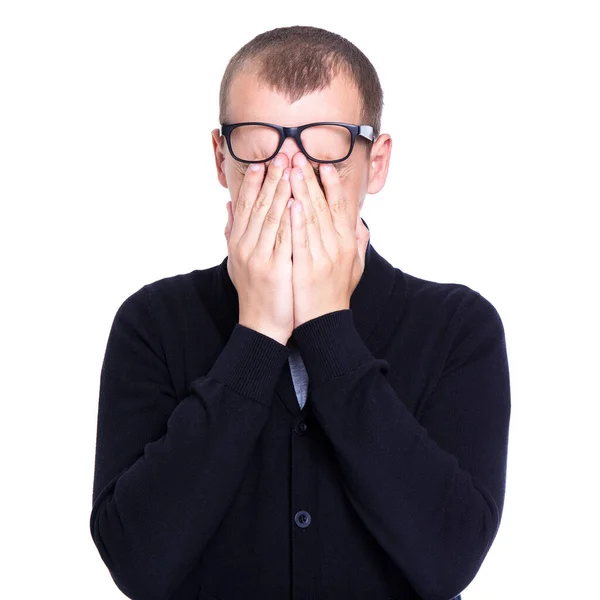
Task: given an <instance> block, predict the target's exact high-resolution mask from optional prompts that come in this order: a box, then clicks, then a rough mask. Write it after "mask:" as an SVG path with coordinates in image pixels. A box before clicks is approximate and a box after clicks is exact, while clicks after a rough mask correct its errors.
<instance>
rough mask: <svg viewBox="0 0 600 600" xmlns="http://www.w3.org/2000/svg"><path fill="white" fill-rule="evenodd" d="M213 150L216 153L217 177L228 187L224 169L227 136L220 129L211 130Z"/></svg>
mask: <svg viewBox="0 0 600 600" xmlns="http://www.w3.org/2000/svg"><path fill="white" fill-rule="evenodd" d="M211 138H212V145H213V152H214V154H215V166H216V167H217V178H218V179H219V183H220V184H221V185H222V186H223V187H224V188H228V187H229V186H228V185H227V177H226V176H225V171H224V170H223V163H224V162H225V154H224V148H225V138H224V137H223V136H222V135H221V130H220V129H213V130H212V131H211Z"/></svg>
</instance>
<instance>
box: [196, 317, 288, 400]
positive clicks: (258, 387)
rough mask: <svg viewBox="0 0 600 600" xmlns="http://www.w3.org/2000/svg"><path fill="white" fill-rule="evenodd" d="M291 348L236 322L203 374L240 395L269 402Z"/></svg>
mask: <svg viewBox="0 0 600 600" xmlns="http://www.w3.org/2000/svg"><path fill="white" fill-rule="evenodd" d="M290 354H291V351H290V349H289V348H288V347H287V346H284V345H283V344H280V343H279V342H278V341H277V340H274V339H273V338H271V337H269V336H267V335H264V334H262V333H260V332H258V331H256V330H254V329H250V328H249V327H245V326H244V325H240V324H239V323H236V325H235V327H234V328H233V331H232V333H231V336H230V338H229V341H228V342H227V344H226V345H225V347H224V348H223V350H222V352H221V354H220V355H219V356H218V358H217V360H216V361H215V364H214V365H213V366H212V368H211V370H210V371H209V372H208V374H207V376H208V377H211V378H212V379H215V380H217V381H219V382H221V383H222V384H223V385H226V386H227V387H228V388H231V389H232V390H234V391H235V392H237V393H238V394H240V395H242V396H247V397H249V398H252V399H253V400H256V401H257V402H261V403H262V404H271V401H272V399H273V393H274V391H275V386H276V385H277V381H278V380H279V377H280V375H281V369H282V367H283V365H284V363H285V362H286V361H287V360H288V357H289V356H290Z"/></svg>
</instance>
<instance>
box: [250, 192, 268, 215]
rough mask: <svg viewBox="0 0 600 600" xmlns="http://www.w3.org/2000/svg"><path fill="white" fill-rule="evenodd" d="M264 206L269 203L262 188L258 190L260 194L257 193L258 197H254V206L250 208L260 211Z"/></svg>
mask: <svg viewBox="0 0 600 600" xmlns="http://www.w3.org/2000/svg"><path fill="white" fill-rule="evenodd" d="M265 206H269V203H268V202H267V194H266V193H265V192H264V190H263V191H261V192H260V194H258V197H257V198H256V202H254V206H253V207H252V209H253V210H254V211H255V212H260V211H261V210H262V209H263V208H264V207H265Z"/></svg>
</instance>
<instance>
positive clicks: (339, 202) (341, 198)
mask: <svg viewBox="0 0 600 600" xmlns="http://www.w3.org/2000/svg"><path fill="white" fill-rule="evenodd" d="M319 173H320V174H321V181H322V182H323V187H324V188H325V196H326V198H327V203H328V205H329V212H330V214H331V221H332V223H333V226H334V228H335V229H336V231H337V232H338V234H339V235H340V236H342V237H348V238H350V239H354V238H355V231H356V223H354V222H353V221H352V214H351V213H350V210H349V206H348V199H347V198H346V192H345V191H344V188H343V186H342V183H341V181H340V176H339V174H338V172H337V169H335V168H334V167H333V165H331V164H321V166H320V167H319Z"/></svg>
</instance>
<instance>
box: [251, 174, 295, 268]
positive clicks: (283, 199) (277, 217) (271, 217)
mask: <svg viewBox="0 0 600 600" xmlns="http://www.w3.org/2000/svg"><path fill="white" fill-rule="evenodd" d="M289 177H290V170H289V169H285V170H284V172H283V175H282V177H281V179H280V180H279V182H278V184H277V187H276V188H275V194H274V197H273V201H272V202H271V205H270V207H269V209H268V211H267V213H266V215H265V218H264V220H263V224H262V229H261V231H260V236H259V238H258V240H257V242H256V247H255V249H254V252H256V253H258V254H262V255H263V256H265V257H267V258H270V257H271V256H272V255H273V252H274V249H275V246H276V244H277V236H278V234H279V228H280V225H281V218H282V216H283V214H284V213H285V210H286V204H287V202H288V200H289V199H290V195H291V193H290V182H289ZM290 252H291V249H290Z"/></svg>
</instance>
